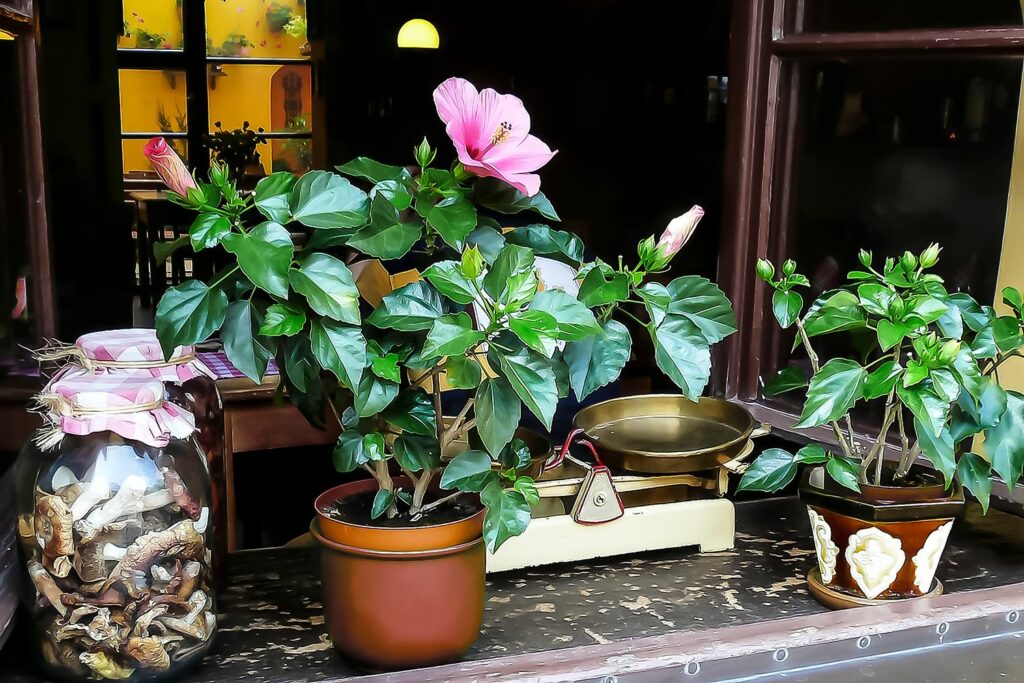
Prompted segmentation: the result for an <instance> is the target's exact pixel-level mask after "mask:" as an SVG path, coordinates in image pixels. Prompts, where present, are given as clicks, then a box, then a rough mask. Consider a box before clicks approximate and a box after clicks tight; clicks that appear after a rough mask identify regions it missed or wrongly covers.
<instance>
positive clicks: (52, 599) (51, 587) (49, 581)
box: [28, 561, 68, 616]
mask: <svg viewBox="0 0 1024 683" xmlns="http://www.w3.org/2000/svg"><path fill="white" fill-rule="evenodd" d="M28 575H29V576H30V577H31V578H32V583H33V585H35V587H36V591H37V592H38V593H39V594H40V595H42V596H44V597H45V598H46V599H47V601H49V603H50V604H51V605H53V608H54V609H55V610H57V611H58V612H60V615H61V616H64V615H65V614H67V611H68V608H67V606H65V604H64V603H63V601H62V598H63V597H64V596H65V594H64V593H62V592H61V590H60V588H58V587H57V584H56V583H55V582H54V580H53V577H51V576H50V574H49V573H48V572H47V571H46V568H45V567H43V565H41V564H39V563H38V562H35V561H32V562H29V563H28Z"/></svg>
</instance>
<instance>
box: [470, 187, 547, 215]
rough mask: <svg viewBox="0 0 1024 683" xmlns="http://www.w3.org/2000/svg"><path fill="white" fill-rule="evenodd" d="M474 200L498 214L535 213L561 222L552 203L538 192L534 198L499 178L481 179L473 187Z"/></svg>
mask: <svg viewBox="0 0 1024 683" xmlns="http://www.w3.org/2000/svg"><path fill="white" fill-rule="evenodd" d="M473 199H474V200H476V203H477V204H479V205H480V206H483V207H485V208H488V209H491V210H493V211H497V212H498V213H505V214H513V213H519V212H520V211H526V210H530V211H534V212H536V213H538V214H540V215H541V216H543V217H544V218H547V219H549V220H552V221H557V220H560V219H559V218H558V214H557V213H555V209H554V207H553V206H551V202H550V201H548V198H547V197H545V196H544V193H543V192H538V193H537V194H535V195H533V196H532V197H527V196H526V195H525V194H523V193H522V192H520V191H519V190H517V189H516V188H514V187H512V186H511V185H509V184H508V183H506V182H504V181H502V180H498V179H497V178H480V179H479V180H477V181H476V183H475V184H474V186H473Z"/></svg>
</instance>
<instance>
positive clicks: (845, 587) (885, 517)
mask: <svg viewBox="0 0 1024 683" xmlns="http://www.w3.org/2000/svg"><path fill="white" fill-rule="evenodd" d="M824 475H825V472H824V468H822V467H814V468H809V469H808V470H807V471H806V472H805V473H804V477H803V479H802V481H801V482H800V499H801V500H802V501H803V502H804V503H806V504H807V515H808V517H809V519H810V523H811V530H812V533H813V535H814V549H815V556H816V558H817V567H816V569H815V570H812V572H811V574H810V576H809V577H808V580H809V584H810V588H811V593H812V594H813V595H814V596H815V597H816V598H817V599H818V600H819V601H821V602H822V603H824V604H825V605H827V606H829V607H836V608H838V607H854V606H858V605H865V604H872V603H874V602H877V601H884V600H899V599H904V598H913V597H921V596H923V595H937V594H939V593H941V592H942V584H941V583H940V582H939V581H938V580H937V579H936V577H935V571H936V568H937V567H938V564H939V560H940V558H941V557H942V551H943V549H944V548H945V546H946V540H947V539H948V538H949V532H950V531H951V530H952V528H953V519H954V518H955V517H956V515H957V514H959V512H960V510H961V508H962V507H963V505H964V496H963V490H962V489H961V487H960V485H959V484H956V483H954V485H953V486H952V487H951V488H950V489H949V490H948V491H947V490H946V489H945V488H944V486H943V485H942V483H941V482H940V481H937V480H936V481H935V483H928V484H925V485H922V486H872V485H866V484H862V485H861V492H860V493H859V494H857V493H854V492H852V491H850V490H849V489H844V488H842V487H840V486H839V485H837V484H835V483H834V482H833V481H832V480H831V479H829V478H827V477H825V476H824ZM922 476H924V475H922Z"/></svg>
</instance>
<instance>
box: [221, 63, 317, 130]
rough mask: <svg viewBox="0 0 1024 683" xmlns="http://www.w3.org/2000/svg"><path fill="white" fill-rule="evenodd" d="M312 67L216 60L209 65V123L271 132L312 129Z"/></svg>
mask: <svg viewBox="0 0 1024 683" xmlns="http://www.w3.org/2000/svg"><path fill="white" fill-rule="evenodd" d="M311 75H312V74H311V71H310V68H309V66H307V65H303V64H296V65H288V66H279V65H276V64H272V65H263V64H253V65H239V64H216V65H211V66H210V69H209V85H210V125H211V131H212V130H213V127H215V124H216V122H217V121H220V123H221V126H222V127H223V128H225V129H229V130H230V129H234V128H240V127H241V126H242V123H243V122H244V121H248V122H249V124H250V125H251V126H252V127H253V128H263V129H264V130H266V131H272V132H277V133H280V132H307V131H310V130H312V128H311V126H312V123H313V121H312V113H313V104H312V102H313V96H312V93H313V90H312V86H311V84H310V80H311Z"/></svg>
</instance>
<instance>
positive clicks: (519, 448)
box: [498, 438, 533, 470]
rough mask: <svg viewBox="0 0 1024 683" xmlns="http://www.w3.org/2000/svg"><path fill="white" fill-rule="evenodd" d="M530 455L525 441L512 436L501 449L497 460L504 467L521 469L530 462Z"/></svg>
mask: <svg viewBox="0 0 1024 683" xmlns="http://www.w3.org/2000/svg"><path fill="white" fill-rule="evenodd" d="M532 457H533V456H532V454H531V453H530V447H529V446H527V445H526V442H525V441H523V440H522V439H520V438H514V439H512V441H511V442H509V444H508V445H507V446H505V447H504V448H503V449H501V453H500V454H499V455H498V462H500V463H501V466H502V468H504V469H511V470H521V469H523V468H524V467H526V466H527V465H529V464H530V460H531V459H532Z"/></svg>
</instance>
